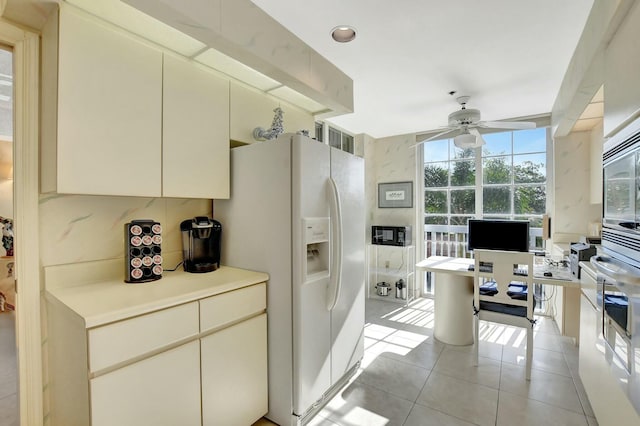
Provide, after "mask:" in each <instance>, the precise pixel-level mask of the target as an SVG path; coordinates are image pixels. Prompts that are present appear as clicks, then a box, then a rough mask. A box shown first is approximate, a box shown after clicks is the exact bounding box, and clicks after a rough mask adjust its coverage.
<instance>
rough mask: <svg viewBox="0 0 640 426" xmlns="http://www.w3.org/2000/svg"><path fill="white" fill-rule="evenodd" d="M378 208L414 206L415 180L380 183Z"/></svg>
mask: <svg viewBox="0 0 640 426" xmlns="http://www.w3.org/2000/svg"><path fill="white" fill-rule="evenodd" d="M378 208H381V209H397V208H413V182H411V181H408V182H384V183H379V184H378Z"/></svg>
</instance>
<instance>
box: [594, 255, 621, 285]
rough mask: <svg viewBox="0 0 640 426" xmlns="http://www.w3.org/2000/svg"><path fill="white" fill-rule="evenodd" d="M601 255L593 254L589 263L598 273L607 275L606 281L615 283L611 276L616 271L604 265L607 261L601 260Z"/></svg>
mask: <svg viewBox="0 0 640 426" xmlns="http://www.w3.org/2000/svg"><path fill="white" fill-rule="evenodd" d="M600 259H601V257H600V256H593V257H592V258H591V260H590V262H591V265H592V266H593V267H594V268H596V270H597V271H598V273H600V274H603V275H606V276H607V281H608V282H610V283H611V284H615V283H616V280H615V279H614V278H613V277H614V276H615V275H616V274H617V271H615V270H613V269H611V268H608V267H607V266H606V264H607V262H604V261H602V260H600Z"/></svg>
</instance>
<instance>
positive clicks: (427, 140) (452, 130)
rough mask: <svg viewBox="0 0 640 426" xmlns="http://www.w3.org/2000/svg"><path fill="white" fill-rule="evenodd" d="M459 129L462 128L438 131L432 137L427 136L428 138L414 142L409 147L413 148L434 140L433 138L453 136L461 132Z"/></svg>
mask: <svg viewBox="0 0 640 426" xmlns="http://www.w3.org/2000/svg"><path fill="white" fill-rule="evenodd" d="M459 131H460V129H447V130H445V131H443V132H440V133H436V134H435V135H433V136H431V137H430V138H427V139H425V140H423V141H420V142H417V143H414V144H413V145H411V146H410V147H409V148H413V147H414V146H416V145H420V144H421V143H425V142H429V141H432V140H435V139H446V138H447V137H449V136H453V134H454V133H456V132H459ZM450 133H451V134H450Z"/></svg>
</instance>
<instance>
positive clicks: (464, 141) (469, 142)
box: [453, 133, 478, 149]
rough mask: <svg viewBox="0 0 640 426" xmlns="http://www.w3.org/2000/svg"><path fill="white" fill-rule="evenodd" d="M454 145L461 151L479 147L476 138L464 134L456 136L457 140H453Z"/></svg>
mask: <svg viewBox="0 0 640 426" xmlns="http://www.w3.org/2000/svg"><path fill="white" fill-rule="evenodd" d="M453 143H454V145H455V146H457V147H458V148H461V149H467V148H475V147H477V146H478V141H477V139H476V136H475V135H472V134H470V133H462V134H460V135H458V136H456V137H455V138H453Z"/></svg>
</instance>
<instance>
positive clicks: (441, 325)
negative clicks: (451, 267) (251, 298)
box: [433, 273, 473, 346]
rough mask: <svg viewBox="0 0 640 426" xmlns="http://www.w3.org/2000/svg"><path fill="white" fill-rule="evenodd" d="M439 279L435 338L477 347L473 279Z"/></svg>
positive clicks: (441, 275) (449, 276) (440, 275)
mask: <svg viewBox="0 0 640 426" xmlns="http://www.w3.org/2000/svg"><path fill="white" fill-rule="evenodd" d="M435 275H436V276H435V279H436V288H435V290H436V291H435V293H436V294H435V326H434V331H433V334H434V337H435V338H436V339H438V340H439V341H441V342H443V343H447V344H449V345H460V346H461V345H471V344H473V277H465V276H461V275H455V274H447V273H435Z"/></svg>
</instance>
